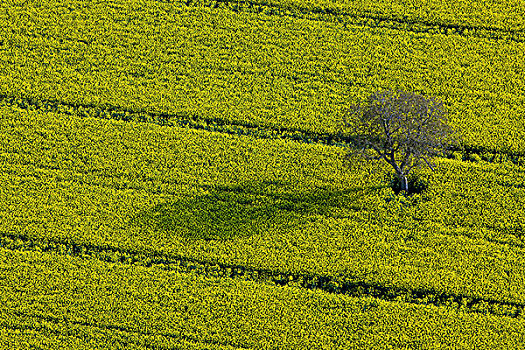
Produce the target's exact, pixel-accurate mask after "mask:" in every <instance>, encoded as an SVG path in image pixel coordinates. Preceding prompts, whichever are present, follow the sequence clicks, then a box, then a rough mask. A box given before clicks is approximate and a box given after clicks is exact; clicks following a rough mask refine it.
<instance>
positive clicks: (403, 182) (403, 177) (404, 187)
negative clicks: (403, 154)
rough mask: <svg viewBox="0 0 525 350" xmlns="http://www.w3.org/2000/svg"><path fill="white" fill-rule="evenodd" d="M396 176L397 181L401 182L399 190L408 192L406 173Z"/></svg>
mask: <svg viewBox="0 0 525 350" xmlns="http://www.w3.org/2000/svg"><path fill="white" fill-rule="evenodd" d="M397 177H398V178H399V183H400V184H401V188H400V190H401V191H405V192H406V193H408V180H407V177H406V175H404V174H397Z"/></svg>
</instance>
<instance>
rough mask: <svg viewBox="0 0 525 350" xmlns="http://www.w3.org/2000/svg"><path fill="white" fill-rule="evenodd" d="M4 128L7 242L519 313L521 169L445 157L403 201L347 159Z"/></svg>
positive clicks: (55, 123)
mask: <svg viewBox="0 0 525 350" xmlns="http://www.w3.org/2000/svg"><path fill="white" fill-rule="evenodd" d="M0 116H1V119H0V132H1V133H2V135H5V137H4V138H3V139H2V140H1V141H0V162H1V163H2V169H3V172H2V174H0V176H1V181H2V184H3V185H2V188H1V192H0V203H1V204H0V215H2V217H3V218H4V220H2V222H1V223H0V224H1V226H0V232H3V233H4V234H7V235H14V236H17V235H18V236H22V237H29V238H33V239H55V240H59V241H71V242H75V243H77V244H81V245H88V244H91V245H96V246H99V247H110V248H111V247H113V248H115V249H119V250H123V251H126V250H130V251H135V252H137V251H144V252H150V253H155V254H161V255H163V254H168V255H171V256H185V257H187V258H189V259H192V258H193V259H198V260H200V261H209V262H220V263H221V264H224V265H239V266H244V267H246V268H252V269H266V270H271V271H275V272H281V273H288V274H311V275H320V276H327V277H329V278H331V279H334V280H338V281H339V282H344V281H345V278H347V276H353V277H352V278H353V279H354V280H358V281H362V282H364V283H369V284H374V285H379V286H381V285H383V286H396V287H399V288H405V289H409V290H436V291H439V292H442V293H446V294H451V295H462V296H465V297H471V298H482V299H486V300H494V301H498V302H515V303H523V301H525V290H524V289H523V283H521V281H522V279H523V276H524V275H525V266H524V265H523V259H522V256H523V250H524V247H523V237H522V236H521V233H522V232H523V230H522V227H523V226H524V223H525V218H524V217H523V214H522V213H523V212H525V210H524V207H525V195H524V193H523V191H524V189H523V188H524V184H523V181H524V180H523V176H522V175H523V174H522V172H523V169H522V168H521V167H518V166H515V165H512V164H510V163H503V164H498V165H497V166H496V165H494V164H489V163H485V162H482V161H481V162H479V163H465V162H456V161H454V160H447V159H443V160H441V161H439V165H440V167H439V168H438V171H437V172H436V173H426V172H424V171H422V172H421V178H422V179H424V181H425V182H426V187H427V188H426V190H425V191H424V192H422V193H421V194H417V195H414V196H413V197H411V198H406V199H404V198H402V197H399V198H396V197H395V196H394V195H393V192H392V190H391V189H390V188H388V186H387V184H385V183H384V180H383V175H382V173H381V171H379V172H375V171H374V168H373V167H371V166H369V165H363V167H362V168H361V169H360V170H355V169H347V168H346V167H345V166H344V165H343V163H342V151H343V150H342V149H341V148H340V147H330V146H326V145H306V144H301V143H295V142H291V141H287V140H261V139H253V138H249V137H243V136H233V135H223V134H219V133H209V132H205V131H196V130H191V129H190V130H186V129H181V128H176V127H167V126H159V125H155V124H146V123H135V122H122V121H120V122H119V121H113V120H101V119H93V118H84V119H82V118H78V117H74V116H68V115H57V114H54V113H50V112H48V113H40V112H37V111H27V110H22V111H18V110H15V109H11V110H10V109H9V108H7V107H2V108H1V110H0ZM382 170H385V169H382ZM465 183H468V184H469V186H465V185H464V184H465ZM461 208H464V209H461Z"/></svg>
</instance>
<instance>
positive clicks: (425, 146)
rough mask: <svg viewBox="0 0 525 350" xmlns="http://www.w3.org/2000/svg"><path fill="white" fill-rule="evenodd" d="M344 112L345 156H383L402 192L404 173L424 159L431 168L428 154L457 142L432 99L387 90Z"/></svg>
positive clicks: (440, 106) (441, 109)
mask: <svg viewBox="0 0 525 350" xmlns="http://www.w3.org/2000/svg"><path fill="white" fill-rule="evenodd" d="M348 112H349V113H347V114H346V115H345V116H344V117H343V125H342V126H343V127H345V129H347V130H348V129H349V130H350V135H349V136H343V139H344V140H346V141H349V143H350V144H351V146H352V147H351V148H350V152H349V153H348V154H347V156H348V158H351V157H352V156H355V155H356V154H358V155H360V156H362V157H363V158H364V159H366V160H381V159H383V160H384V161H386V162H387V163H388V164H390V165H391V166H392V167H393V168H394V170H395V173H396V175H397V179H398V180H399V184H400V190H401V191H405V192H406V193H408V180H407V176H408V175H409V173H410V171H411V170H412V169H413V168H414V167H419V166H420V165H421V164H422V162H423V161H424V162H425V163H426V164H427V165H428V167H429V168H430V169H431V170H432V171H434V170H435V169H434V167H435V166H436V165H435V164H434V163H433V162H431V160H430V157H431V156H435V155H439V154H443V153H444V151H445V150H446V149H448V148H449V147H450V146H452V145H457V144H458V143H459V138H458V137H457V134H456V133H455V132H453V130H452V129H451V128H450V127H449V126H448V125H447V118H446V113H447V112H446V110H445V107H444V106H443V103H442V102H440V101H439V100H437V99H436V98H428V99H427V98H425V97H423V96H421V95H418V94H415V93H411V92H405V91H400V90H398V91H397V92H393V91H391V90H387V91H383V92H376V93H374V94H372V95H371V96H370V97H369V98H368V99H367V101H366V104H365V105H364V106H361V105H352V106H350V109H349V111H348ZM340 135H341V133H340ZM341 136H342V135H341Z"/></svg>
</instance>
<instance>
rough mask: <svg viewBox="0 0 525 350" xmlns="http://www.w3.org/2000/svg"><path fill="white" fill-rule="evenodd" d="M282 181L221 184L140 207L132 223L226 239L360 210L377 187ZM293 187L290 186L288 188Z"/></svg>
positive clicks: (191, 235) (187, 235)
mask: <svg viewBox="0 0 525 350" xmlns="http://www.w3.org/2000/svg"><path fill="white" fill-rule="evenodd" d="M285 185H286V184H284V183H281V182H280V181H266V182H262V183H247V184H238V185H236V184H234V185H227V186H224V185H218V186H212V187H210V193H209V194H207V195H204V196H200V197H196V198H191V197H189V198H183V199H179V200H177V201H172V202H166V203H160V204H158V205H156V206H154V207H153V208H151V209H150V210H147V211H144V212H141V213H139V214H138V215H137V216H136V217H135V218H134V219H133V220H132V225H135V226H142V227H145V226H147V227H150V228H152V229H153V230H154V231H155V232H158V233H163V234H169V235H173V234H175V235H179V236H182V237H185V238H190V239H203V240H221V239H231V238H235V237H247V236H250V235H253V234H257V233H262V232H268V231H273V230H279V231H280V230H286V229H290V228H294V227H297V226H299V225H301V224H303V223H305V222H306V221H307V216H308V215H310V214H317V215H324V216H332V214H333V213H335V212H338V213H340V212H344V211H345V210H346V211H347V210H352V211H356V210H360V209H361V206H360V205H359V202H360V200H361V199H362V198H363V197H365V196H366V195H367V193H369V192H372V191H374V190H375V189H376V188H352V189H345V190H342V191H334V190H330V189H324V188H316V189H314V190H312V191H308V192H300V193H297V192H292V191H291V190H290V189H289V188H288V189H287V188H286V186H285ZM287 190H288V191H287Z"/></svg>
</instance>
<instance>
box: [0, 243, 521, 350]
mask: <svg viewBox="0 0 525 350" xmlns="http://www.w3.org/2000/svg"><path fill="white" fill-rule="evenodd" d="M0 271H1V273H0V276H2V277H1V278H0V288H1V289H2V293H0V300H1V303H0V305H2V306H1V308H0V315H2V317H0V320H1V321H0V334H2V339H3V340H4V341H10V345H11V347H8V348H9V349H13V347H12V344H16V342H15V341H13V340H20V339H24V340H25V341H26V342H27V343H26V344H25V346H26V347H27V344H28V343H29V344H31V345H36V344H38V341H41V339H42V338H43V337H44V336H47V335H49V338H51V339H47V340H46V341H47V342H48V343H47V346H49V343H50V342H51V341H52V340H53V337H54V338H55V341H56V338H59V337H60V338H61V339H63V340H64V339H65V340H64V343H63V344H66V342H67V343H69V344H74V345H75V346H83V347H84V348H86V347H87V346H88V345H90V346H93V345H96V346H102V345H104V348H122V347H126V348H135V349H143V348H157V349H158V348H160V349H165V348H176V349H179V348H183V346H186V348H188V349H192V348H194V349H234V348H241V349H244V348H254V349H282V348H287V349H304V348H308V349H321V348H323V349H325V348H330V349H346V348H348V347H359V348H367V349H379V348H382V349H384V348H387V347H388V346H391V347H392V346H394V347H397V348H402V347H405V346H411V347H418V346H419V347H420V346H423V344H433V345H434V346H440V347H444V348H458V347H460V348H462V349H477V348H491V349H503V348H509V347H511V348H514V349H519V348H520V346H522V345H523V342H524V340H525V339H524V336H523V332H520V330H521V329H523V327H524V326H525V324H524V322H525V321H524V320H516V319H510V318H507V317H495V316H491V315H479V314H463V313H457V312H455V311H447V310H446V309H442V308H436V307H433V306H414V305H407V304H404V303H400V302H385V301H382V300H376V299H374V298H370V297H368V298H353V297H348V296H342V295H334V294H327V293H323V292H314V291H306V290H300V289H297V288H276V287H272V286H266V285H262V284H257V283H253V282H245V281H238V280H227V279H217V278H210V277H207V278H206V277H203V276H200V275H197V274H179V273H176V272H171V271H163V270H159V269H155V268H145V267H141V266H133V265H120V264H112V263H103V262H100V261H98V260H91V259H79V258H73V257H68V256H63V255H57V254H53V253H38V252H16V251H15V252H14V251H9V250H5V249H2V248H0ZM14 330H19V331H18V332H15V331H14ZM4 335H5V337H4ZM60 338H59V339H60ZM199 343H200V344H199ZM4 344H5V343H4ZM19 344H20V343H19ZM40 345H41V346H42V343H40ZM4 347H5V345H4ZM20 348H22V346H20ZM77 348H78V347H77Z"/></svg>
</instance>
